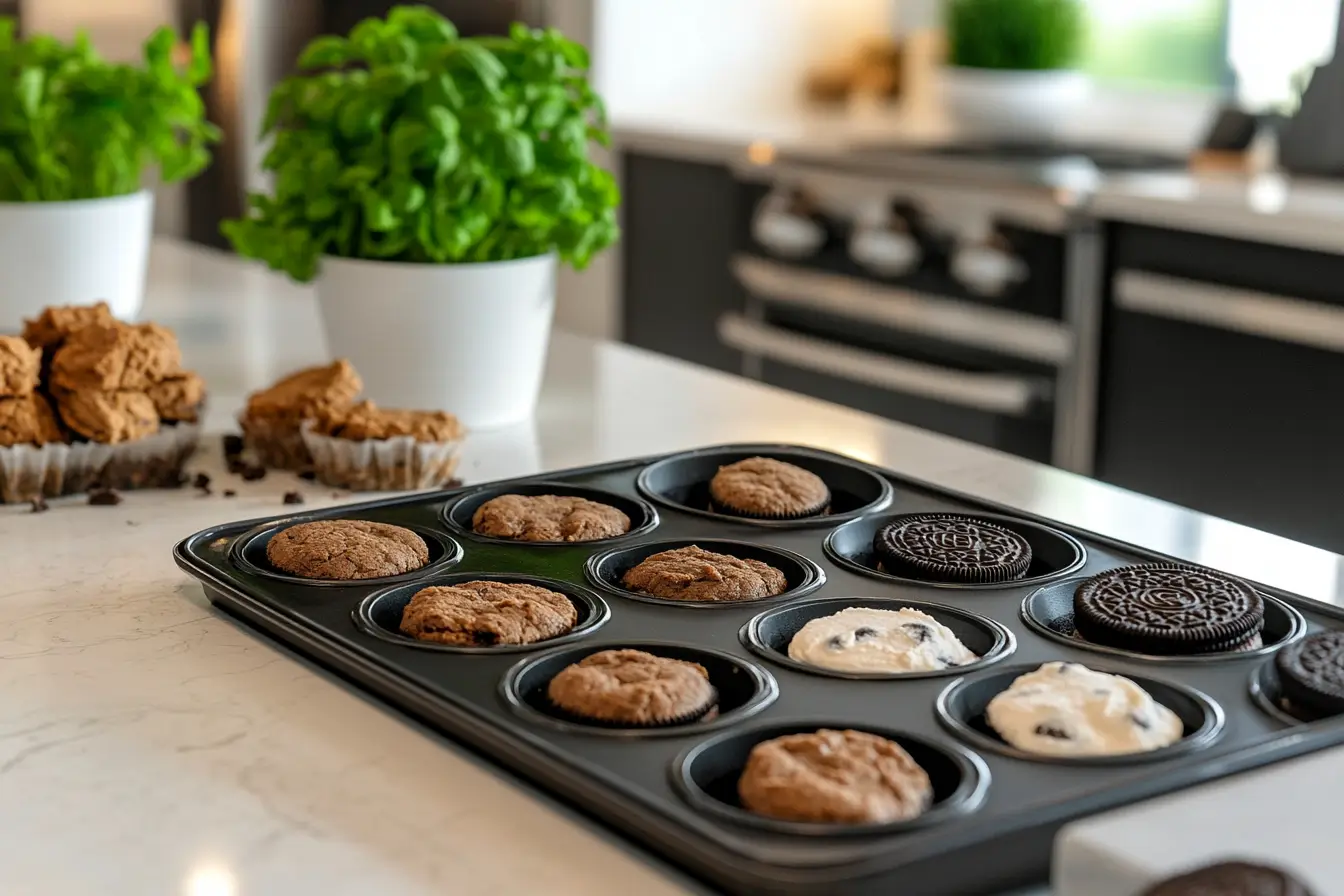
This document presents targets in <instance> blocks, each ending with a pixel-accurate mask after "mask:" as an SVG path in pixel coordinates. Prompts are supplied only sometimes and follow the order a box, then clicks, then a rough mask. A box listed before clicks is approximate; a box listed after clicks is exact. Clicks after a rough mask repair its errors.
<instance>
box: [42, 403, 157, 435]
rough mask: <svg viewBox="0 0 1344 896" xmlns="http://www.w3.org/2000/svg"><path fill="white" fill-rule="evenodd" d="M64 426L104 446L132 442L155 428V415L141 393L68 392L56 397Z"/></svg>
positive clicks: (151, 433)
mask: <svg viewBox="0 0 1344 896" xmlns="http://www.w3.org/2000/svg"><path fill="white" fill-rule="evenodd" d="M56 405H57V408H58V409H59V410H60V413H61V419H62V420H64V421H65V425H66V426H68V427H70V428H71V429H72V430H74V431H75V432H77V433H79V434H80V435H81V436H83V437H84V438H86V439H89V440H90V441H93V442H100V443H102V444H104V445H116V444H118V443H120V442H133V441H135V440H137V439H143V438H144V437H145V436H150V435H153V434H154V433H156V432H158V431H159V414H158V412H157V411H155V410H154V402H153V401H151V400H150V397H149V396H148V395H146V394H145V393H143V392H68V393H62V394H61V395H60V396H59V397H58V398H57V399H56Z"/></svg>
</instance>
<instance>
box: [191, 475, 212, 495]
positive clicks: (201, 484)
mask: <svg viewBox="0 0 1344 896" xmlns="http://www.w3.org/2000/svg"><path fill="white" fill-rule="evenodd" d="M191 484H192V485H193V486H194V487H196V488H200V489H205V490H206V491H209V490H210V477H209V476H208V475H206V474H205V473H197V474H196V478H194V479H192V480H191Z"/></svg>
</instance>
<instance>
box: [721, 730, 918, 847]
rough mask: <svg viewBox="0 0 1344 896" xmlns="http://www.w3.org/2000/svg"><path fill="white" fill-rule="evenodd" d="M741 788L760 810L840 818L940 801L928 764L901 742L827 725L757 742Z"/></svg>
mask: <svg viewBox="0 0 1344 896" xmlns="http://www.w3.org/2000/svg"><path fill="white" fill-rule="evenodd" d="M737 792H738V796H739V797H740V798H741V799H742V805H743V807H745V808H746V809H748V810H749V811H752V812H755V813H757V814H759V815H768V816H770V817H772V818H781V819H785V820H787V821H802V822H830V823H834V824H882V823H886V822H894V821H908V820H909V819H911V818H916V817H918V816H920V815H922V814H924V812H925V811H927V810H928V808H929V807H930V806H931V805H932V804H933V783H932V782H931V781H930V780H929V775H928V772H926V771H924V769H922V768H921V767H920V766H919V763H917V762H915V760H914V758H913V757H912V756H911V755H910V754H909V753H907V752H906V751H905V748H904V747H902V746H901V745H900V744H898V743H896V742H895V741H892V740H887V739H886V738H885V737H878V736H877V735H876V734H869V733H867V732H865V731H834V730H830V729H825V728H823V729H821V730H819V731H814V732H812V733H810V734H789V735H785V736H784V737H776V738H774V739H773V740H767V741H763V742H762V743H759V744H757V745H756V746H754V747H752V749H751V753H750V755H748V756H747V764H746V767H745V768H744V769H743V770H742V777H741V778H739V779H738V782H737Z"/></svg>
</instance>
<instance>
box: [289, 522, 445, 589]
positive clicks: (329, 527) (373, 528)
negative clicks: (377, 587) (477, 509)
mask: <svg viewBox="0 0 1344 896" xmlns="http://www.w3.org/2000/svg"><path fill="white" fill-rule="evenodd" d="M266 559H267V560H269V561H271V564H272V565H273V566H275V567H276V568H277V569H281V570H284V571H285V572H288V573H292V574H294V575H296V576H303V577H304V578H306V579H374V578H379V577H381V576H396V575H401V574H402V573H407V572H411V571H413V570H417V569H419V568H420V567H422V566H424V565H425V564H426V563H428V562H429V546H428V545H426V544H425V540H424V539H423V538H421V537H420V536H419V535H417V534H416V533H414V532H412V531H411V530H410V529H403V528H402V527H401V526H393V525H391V524H389V523H373V522H369V521H367V520H318V521H317V522H312V523H299V524H298V525H296V526H290V527H289V528H288V529H284V530H282V531H280V532H277V533H276V534H275V535H274V536H273V537H272V538H271V541H270V543H269V544H267V545H266Z"/></svg>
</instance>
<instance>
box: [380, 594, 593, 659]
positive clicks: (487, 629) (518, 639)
mask: <svg viewBox="0 0 1344 896" xmlns="http://www.w3.org/2000/svg"><path fill="white" fill-rule="evenodd" d="M578 621H579V614H578V611H577V610H576V609H574V603H573V602H572V601H571V600H570V599H569V598H568V597H566V596H565V595H563V594H561V593H559V592H558V591H551V590H550V589H548V588H541V587H538V586H536V585H528V584H525V583H522V582H495V581H489V580H481V581H476V582H462V583H461V584H457V585H433V586H430V587H429V588H423V589H421V590H420V591H417V592H416V593H415V595H414V596H412V597H411V601H410V603H408V604H407V605H406V609H404V610H403V611H402V616H401V631H402V632H403V633H404V634H407V635H410V636H411V637H412V638H417V639H419V640H421V641H433V642H436V643H438V644H449V645H453V646H456V647H495V646H500V645H510V644H512V645H516V644H532V643H535V642H537V641H545V640H547V639H549V638H555V637H558V636H559V635H563V634H564V633H565V632H567V631H569V630H570V629H572V628H573V627H574V626H575V625H576V624H578Z"/></svg>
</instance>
